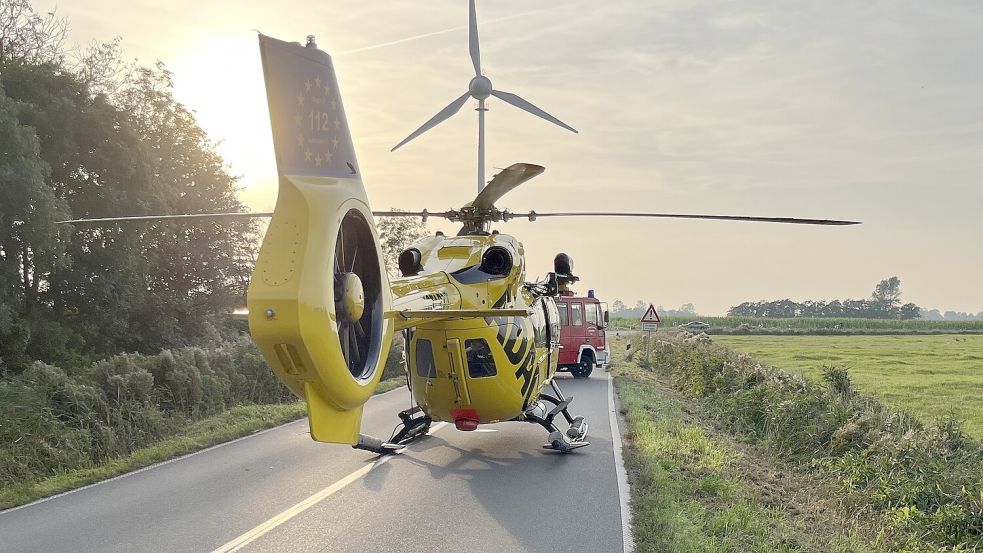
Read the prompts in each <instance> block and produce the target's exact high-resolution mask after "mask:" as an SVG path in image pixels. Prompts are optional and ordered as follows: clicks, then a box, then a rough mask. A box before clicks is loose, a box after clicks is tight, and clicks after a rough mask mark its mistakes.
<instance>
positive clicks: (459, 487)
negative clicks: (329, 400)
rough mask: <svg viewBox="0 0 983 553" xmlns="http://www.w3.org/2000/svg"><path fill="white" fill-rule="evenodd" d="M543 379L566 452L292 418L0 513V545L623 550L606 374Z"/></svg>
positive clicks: (395, 395)
mask: <svg viewBox="0 0 983 553" xmlns="http://www.w3.org/2000/svg"><path fill="white" fill-rule="evenodd" d="M557 380H558V382H559V384H560V386H561V387H562V388H563V391H564V393H565V394H566V395H573V396H574V397H575V400H574V402H573V404H572V406H571V411H572V412H573V413H574V414H575V415H584V416H585V417H586V418H587V421H588V423H589V424H590V433H589V440H590V442H591V445H590V446H588V447H585V448H581V449H578V450H576V451H575V452H573V453H570V454H567V455H562V454H558V453H556V452H552V451H547V450H544V449H542V448H541V447H540V446H541V445H542V443H543V442H544V440H545V437H546V433H545V431H544V430H542V429H541V428H540V427H539V426H535V425H532V424H523V423H504V424H496V425H487V426H483V427H481V428H480V429H479V431H476V432H459V431H457V430H455V429H454V428H453V426H451V425H443V426H441V427H439V428H437V426H436V425H435V428H436V430H435V431H433V432H432V434H431V435H430V436H428V437H426V438H424V439H422V440H420V441H418V442H416V443H414V444H412V445H411V446H410V447H409V448H408V450H406V451H405V452H404V453H403V454H401V455H398V456H394V457H389V458H384V459H380V458H378V457H375V456H373V455H371V454H368V453H366V452H363V451H355V450H353V449H351V448H350V447H348V446H337V445H327V444H318V443H315V442H314V441H312V440H311V439H310V437H309V435H308V434H307V425H306V420H304V421H297V422H294V423H290V424H287V425H284V426H281V427H278V428H275V429H272V430H269V431H266V432H262V433H259V434H255V435H253V436H250V437H247V438H243V439H240V440H237V441H234V442H230V443H228V444H224V445H221V446H217V447H215V448H212V449H209V450H205V451H203V452H199V453H197V454H194V455H190V456H187V457H183V458H180V459H177V460H175V461H172V462H168V463H163V464H160V465H156V466H154V467H150V468H148V469H144V470H142V471H138V472H136V473H132V474H129V475H126V476H124V477H121V478H117V479H114V480H111V481H107V482H104V483H101V484H98V485H95V486H91V487H88V488H84V489H82V490H78V491H76V492H71V493H68V494H65V495H62V496H58V497H55V498H52V499H49V500H45V501H42V502H38V503H35V504H32V505H28V506H25V507H21V508H16V509H12V510H8V511H5V512H0V551H2V552H4V553H14V552H21V551H37V552H51V553H54V552H58V551H71V552H78V551H121V552H128V553H135V552H141V551H206V552H207V551H216V550H220V551H233V550H241V551H247V552H260V551H291V552H302V551H325V552H349V551H351V552H355V551H358V552H370V551H380V552H381V551H385V552H390V551H399V552H417V551H419V552H430V551H509V552H513V551H530V552H547V551H548V552H555V551H564V552H577V551H584V552H621V551H624V550H625V544H624V542H623V527H622V502H621V498H620V496H619V487H618V475H617V472H616V470H615V467H616V460H615V454H614V450H613V442H612V431H611V430H612V429H611V424H610V422H609V421H610V420H611V419H610V416H609V414H610V409H609V406H608V405H609V400H608V394H609V391H610V390H609V385H610V384H609V380H608V373H606V372H604V371H600V370H596V371H595V372H594V375H593V376H592V377H591V378H590V379H587V380H574V379H572V378H570V377H569V376H567V375H558V376H557ZM408 406H409V394H408V393H407V391H406V390H405V388H401V389H399V390H395V391H393V392H389V393H386V394H382V395H380V396H376V397H375V398H373V399H372V400H370V401H369V404H368V405H367V407H366V410H365V416H364V418H363V432H366V433H370V434H373V435H375V436H381V437H386V436H389V434H390V432H391V430H392V427H393V426H394V424H395V423H396V416H395V413H396V411H399V410H401V409H405V408H406V407H408ZM237 548H240V549H237Z"/></svg>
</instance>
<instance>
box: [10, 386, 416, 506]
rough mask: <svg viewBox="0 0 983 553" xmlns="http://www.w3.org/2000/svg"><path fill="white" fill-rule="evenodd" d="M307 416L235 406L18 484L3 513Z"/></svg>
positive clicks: (293, 406) (301, 408)
mask: <svg viewBox="0 0 983 553" xmlns="http://www.w3.org/2000/svg"><path fill="white" fill-rule="evenodd" d="M405 383H406V380H405V378H403V377H395V378H389V379H387V380H383V381H382V382H380V383H379V386H378V387H377V388H376V392H375V393H376V394H381V393H385V392H388V391H390V390H394V389H396V388H398V387H400V386H402V385H404V384H405ZM306 415H307V409H306V407H305V405H304V402H302V401H296V402H293V403H282V404H270V405H240V406H237V407H233V408H232V409H230V410H228V411H225V412H223V413H220V414H218V415H215V416H212V417H208V418H206V419H202V420H200V421H196V422H194V423H192V424H190V425H189V426H188V427H187V428H186V429H185V430H184V431H183V432H181V433H180V434H178V435H176V436H172V437H170V438H167V439H165V440H163V441H160V442H158V443H156V444H154V445H151V446H148V447H144V448H140V449H137V450H135V451H134V452H132V453H130V454H129V455H126V456H124V457H118V458H115V459H109V460H107V461H104V462H102V463H99V464H97V465H95V466H91V467H86V468H81V469H76V470H71V471H66V472H62V473H59V474H56V475H54V476H51V477H48V478H44V479H42V480H35V481H24V482H17V483H13V484H11V485H9V486H7V487H4V488H3V489H2V490H0V511H2V510H4V509H9V508H11V507H16V506H18V505H23V504H25V503H30V502H31V501H35V500H38V499H41V498H43V497H47V496H49V495H55V494H58V493H62V492H66V491H69V490H73V489H76V488H81V487H82V486H87V485H89V484H94V483H96V482H99V481H102V480H106V479H108V478H112V477H114V476H119V475H121V474H125V473H127V472H132V471H134V470H137V469H140V468H143V467H147V466H150V465H153V464H155V463H160V462H163V461H167V460H169V459H173V458H175V457H180V456H182V455H187V454H189V453H194V452H195V451H200V450H202V449H205V448H208V447H211V446H213V445H217V444H220V443H224V442H227V441H230V440H234V439H236V438H240V437H242V436H246V435H249V434H254V433H256V432H259V431H261V430H265V429H267V428H272V427H274V426H278V425H281V424H284V423H287V422H290V421H293V420H297V419H300V418H302V417H304V416H306Z"/></svg>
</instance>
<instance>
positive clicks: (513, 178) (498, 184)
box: [471, 163, 546, 210]
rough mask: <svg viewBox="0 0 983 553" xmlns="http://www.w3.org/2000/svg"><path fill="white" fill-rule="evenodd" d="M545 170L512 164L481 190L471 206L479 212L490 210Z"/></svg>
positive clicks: (534, 166) (531, 165) (528, 165)
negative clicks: (503, 197) (496, 203)
mask: <svg viewBox="0 0 983 553" xmlns="http://www.w3.org/2000/svg"><path fill="white" fill-rule="evenodd" d="M545 170H546V168H545V167H543V166H542V165H533V164H531V163H513V164H512V165H510V166H508V167H506V168H505V169H502V172H500V173H499V174H497V175H495V176H494V177H493V178H492V180H491V182H489V183H488V186H486V187H484V188H482V189H481V192H479V193H478V196H477V197H475V199H474V201H473V202H471V205H472V206H474V207H475V208H477V209H480V210H485V209H490V208H491V207H492V206H494V205H495V202H497V201H498V199H499V198H501V197H502V196H504V195H506V194H508V193H509V192H511V191H512V190H514V189H515V188H516V187H517V186H519V185H520V184H522V183H524V182H526V181H527V180H529V179H531V178H533V177H535V176H537V175H540V174H542V172H543V171H545Z"/></svg>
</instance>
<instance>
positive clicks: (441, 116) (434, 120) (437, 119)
mask: <svg viewBox="0 0 983 553" xmlns="http://www.w3.org/2000/svg"><path fill="white" fill-rule="evenodd" d="M470 96H471V93H470V92H465V93H464V94H462V95H461V97H460V98H458V99H456V100H454V101H453V102H451V103H450V104H448V105H447V107H445V108H444V109H442V110H440V111H439V112H437V115H434V116H433V117H431V118H430V120H429V121H427V122H426V123H424V124H423V125H422V126H421V127H420V128H419V129H417V130H415V131H413V134H411V135H409V136H407V137H406V138H404V139H403V141H402V142H400V143H399V144H396V145H395V146H394V147H393V149H392V150H389V151H390V152H395V151H396V150H397V149H399V147H400V146H402V145H403V144H406V143H407V142H409V141H410V140H413V139H414V138H416V137H418V136H420V135H421V134H423V133H425V132H427V131H429V130H430V129H432V128H434V127H436V126H437V125H439V124H440V123H442V122H443V121H444V120H445V119H447V118H448V117H450V116H451V115H454V114H455V113H457V112H458V111H460V109H461V106H463V105H464V102H466V101H467V100H468V98H469V97H470Z"/></svg>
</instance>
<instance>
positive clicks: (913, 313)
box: [898, 303, 922, 320]
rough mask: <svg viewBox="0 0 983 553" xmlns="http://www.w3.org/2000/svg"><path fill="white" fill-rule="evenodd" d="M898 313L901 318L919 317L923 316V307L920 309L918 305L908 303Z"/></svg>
mask: <svg viewBox="0 0 983 553" xmlns="http://www.w3.org/2000/svg"><path fill="white" fill-rule="evenodd" d="M898 315H899V317H900V318H901V319H906V320H907V319H918V318H921V316H922V315H921V309H919V308H918V306H917V305H915V304H913V303H906V304H904V305H902V306H901V309H900V310H899V312H898Z"/></svg>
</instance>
